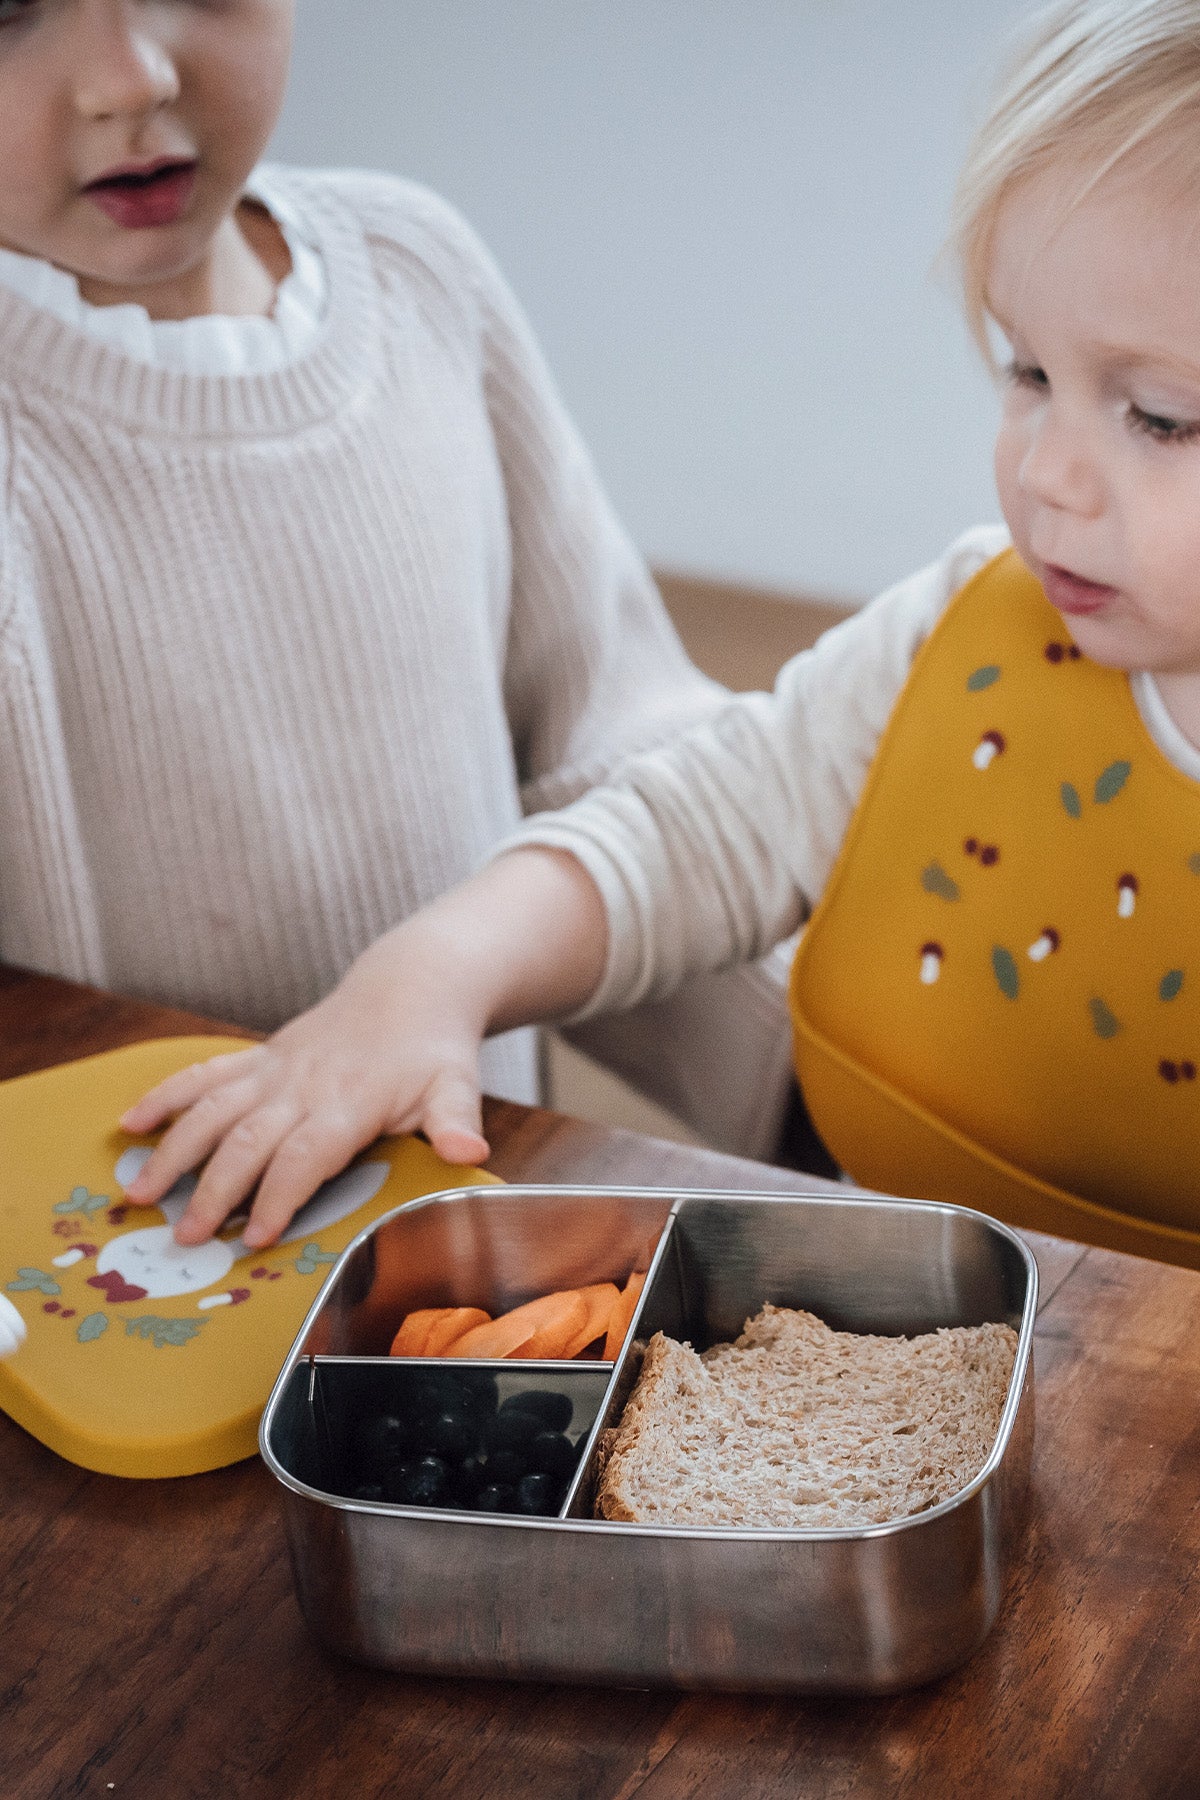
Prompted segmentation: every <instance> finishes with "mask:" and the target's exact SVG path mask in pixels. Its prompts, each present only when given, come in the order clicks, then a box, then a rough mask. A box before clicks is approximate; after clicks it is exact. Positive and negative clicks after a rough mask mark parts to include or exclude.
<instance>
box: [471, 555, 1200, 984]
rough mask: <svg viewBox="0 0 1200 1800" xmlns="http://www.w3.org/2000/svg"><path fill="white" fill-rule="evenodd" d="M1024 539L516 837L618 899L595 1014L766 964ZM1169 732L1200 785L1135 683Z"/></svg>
mask: <svg viewBox="0 0 1200 1800" xmlns="http://www.w3.org/2000/svg"><path fill="white" fill-rule="evenodd" d="M1008 542H1009V538H1008V534H1007V532H1006V531H1005V530H1004V528H1003V527H1001V526H995V525H990V526H981V527H978V528H977V529H975V530H973V531H970V532H967V533H966V534H965V535H964V536H963V537H961V538H959V539H958V540H957V541H956V542H955V543H954V544H953V545H951V547H950V549H949V550H948V551H947V552H946V553H945V555H943V556H942V557H940V558H939V559H938V561H937V562H935V563H932V564H930V565H929V566H928V567H927V568H925V569H922V570H920V571H919V572H918V573H917V574H915V575H912V576H910V577H909V578H908V579H907V580H905V581H902V582H900V583H899V584H898V585H897V586H895V587H893V588H891V589H889V590H888V591H887V592H886V593H884V594H882V595H881V596H880V597H879V598H878V599H877V600H875V601H874V602H872V604H871V605H870V606H867V607H864V608H863V609H862V611H861V612H858V613H856V614H854V615H853V616H852V617H851V618H849V619H847V620H846V621H845V622H844V623H842V624H839V625H837V626H835V627H834V629H833V630H831V631H829V632H827V633H826V634H825V636H824V637H822V638H821V640H820V641H819V643H817V644H816V645H815V646H814V648H813V649H811V650H806V651H803V652H802V653H801V654H800V655H799V656H796V657H794V658H793V659H792V661H791V662H789V663H788V664H787V665H786V667H785V668H784V669H783V671H782V673H781V674H780V677H779V680H778V682H777V684H776V687H775V690H774V692H773V693H771V694H746V695H741V696H738V697H737V698H736V699H733V700H731V701H730V702H729V703H728V705H727V706H726V707H725V708H724V709H723V710H722V711H721V712H719V713H718V714H716V716H715V717H714V718H712V719H711V720H708V721H705V722H704V723H702V724H700V725H698V726H696V727H695V728H694V729H693V730H692V731H691V732H689V733H687V734H686V735H684V736H682V737H680V738H679V739H678V740H677V741H676V742H674V743H672V744H668V745H664V746H663V747H661V748H659V749H656V750H653V751H651V752H649V753H647V754H646V755H644V756H641V757H639V758H637V759H636V760H635V761H633V762H631V763H630V764H628V765H627V766H626V767H625V768H623V769H622V770H621V771H620V776H619V779H618V780H617V781H616V782H615V783H613V784H611V785H608V786H605V787H603V788H598V789H596V790H595V791H594V792H593V793H591V794H588V795H585V796H584V797H583V798H582V799H581V800H579V801H577V802H576V803H575V804H574V805H573V806H571V807H569V808H567V809H565V810H564V811H562V812H560V813H557V814H554V815H543V816H542V817H540V818H534V819H530V820H529V821H527V823H526V824H525V825H524V826H523V827H522V828H521V829H520V830H518V831H517V832H515V833H514V834H513V835H512V836H511V837H510V838H509V840H508V841H507V843H506V844H505V845H504V846H502V848H511V847H513V846H516V845H520V844H542V845H549V846H553V847H555V848H557V849H560V850H565V851H569V852H570V853H571V854H572V855H573V856H575V857H577V858H578V860H579V861H580V862H581V863H582V864H583V865H584V867H585V868H586V869H587V870H588V871H589V873H590V874H591V876H592V878H593V880H594V881H595V882H596V885H597V886H598V888H599V890H600V893H601V895H602V897H603V901H604V905H605V910H606V913H607V917H608V927H609V934H608V956H607V961H606V966H605V970H604V974H603V977H602V979H601V982H600V985H599V987H598V988H597V989H596V992H595V993H594V994H593V995H592V997H591V999H590V1000H589V1002H588V1004H587V1005H586V1006H585V1007H584V1008H582V1009H581V1011H580V1014H579V1017H580V1018H587V1017H589V1016H591V1015H592V1014H594V1013H596V1012H607V1011H611V1010H612V1009H614V1008H619V1007H623V1006H633V1005H635V1004H637V1003H638V1002H641V1001H644V1000H646V999H648V998H649V999H654V998H660V997H662V996H664V995H668V994H671V993H673V992H674V991H675V990H676V989H677V988H678V987H679V985H680V983H682V982H683V981H685V980H686V979H688V978H689V977H694V976H695V975H697V974H698V973H701V972H703V971H712V970H717V969H725V968H728V967H730V966H733V965H736V964H738V963H742V962H745V961H746V960H747V959H750V958H755V957H761V956H763V955H764V954H765V953H766V952H767V951H769V950H770V949H771V947H772V946H773V945H776V944H778V943H779V942H780V941H781V940H782V939H785V938H787V937H788V936H789V935H790V934H791V933H793V932H794V931H795V930H796V929H797V927H798V926H799V925H801V924H802V923H803V921H804V920H805V918H807V916H808V914H809V913H810V912H811V910H812V909H813V907H814V906H815V905H816V903H817V901H818V900H819V899H820V897H821V894H822V892H823V891H824V888H825V884H826V882H827V880H828V878H829V875H830V872H831V870H832V867H833V863H834V860H835V858H836V856H837V853H838V850H839V849H840V847H841V843H842V839H843V838H844V836H845V834H846V829H847V827H848V825H849V823H850V819H851V815H852V814H853V812H854V809H855V806H856V805H857V803H858V799H859V796H860V794H861V793H862V790H863V786H864V784H865V782H866V778H867V772H868V770H869V768H870V766H871V762H872V760H873V758H874V755H875V751H876V748H877V747H878V744H879V740H880V737H881V735H882V732H883V729H884V727H885V725H886V724H887V722H888V719H889V718H890V716H891V712H892V709H893V707H894V705H895V703H896V700H897V698H898V696H899V694H900V691H901V689H902V688H903V686H904V684H905V682H906V680H907V679H908V675H909V671H910V670H911V668H912V664H913V659H914V657H915V656H916V654H917V651H918V650H919V649H920V647H921V645H922V644H923V643H924V642H925V639H926V638H927V637H928V636H929V633H930V631H931V630H932V629H933V626H934V625H935V624H936V622H937V620H938V618H939V617H940V616H941V614H942V612H943V610H944V609H945V607H946V606H947V604H948V603H949V601H950V600H951V599H952V598H953V596H954V595H955V594H956V593H957V592H958V591H959V589H960V588H961V587H962V586H963V585H964V584H965V583H966V582H967V581H968V580H969V579H970V578H971V576H972V575H974V574H975V573H976V571H977V570H978V569H980V568H981V567H982V566H983V564H984V563H985V562H987V561H989V560H990V559H991V558H992V557H993V556H996V555H998V554H999V552H1000V551H1001V550H1003V549H1004V548H1005V547H1006V546H1007V545H1008ZM1132 687H1133V692H1134V697H1135V699H1136V701H1137V704H1138V707H1139V710H1140V712H1141V714H1142V717H1143V720H1144V721H1145V723H1146V725H1147V727H1148V729H1149V731H1150V733H1151V735H1152V736H1153V737H1154V738H1155V740H1156V741H1157V743H1158V744H1159V747H1160V748H1161V749H1162V750H1163V752H1164V754H1165V755H1167V756H1168V757H1169V758H1170V759H1171V760H1172V761H1173V762H1175V763H1176V764H1177V766H1178V767H1179V768H1181V769H1182V770H1183V771H1184V772H1185V773H1186V774H1188V775H1190V776H1191V777H1192V778H1193V779H1194V780H1200V751H1197V750H1196V749H1195V748H1194V747H1193V746H1192V745H1191V744H1190V743H1189V742H1188V741H1187V739H1186V738H1185V737H1184V736H1183V734H1182V733H1181V732H1180V731H1179V729H1178V727H1177V726H1176V725H1175V724H1174V723H1173V721H1172V720H1171V718H1170V716H1169V715H1168V713H1167V711H1166V709H1165V707H1164V706H1163V704H1162V700H1161V697H1160V695H1159V692H1158V689H1157V687H1156V685H1155V683H1154V681H1153V678H1152V677H1151V676H1149V675H1147V674H1145V673H1137V674H1135V675H1134V676H1133V677H1132Z"/></svg>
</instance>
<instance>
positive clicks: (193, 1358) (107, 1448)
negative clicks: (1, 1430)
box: [0, 1037, 492, 1476]
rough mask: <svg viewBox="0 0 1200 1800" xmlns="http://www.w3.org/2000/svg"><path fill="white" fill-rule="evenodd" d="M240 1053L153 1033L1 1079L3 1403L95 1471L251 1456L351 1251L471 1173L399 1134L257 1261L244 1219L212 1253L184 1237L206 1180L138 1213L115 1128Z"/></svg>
mask: <svg viewBox="0 0 1200 1800" xmlns="http://www.w3.org/2000/svg"><path fill="white" fill-rule="evenodd" d="M240 1047H241V1046H240V1044H239V1043H238V1041H237V1040H230V1039H226V1038H215V1037H214V1038H169V1039H161V1040H156V1041H153V1042H150V1043H144V1044H135V1045H132V1046H130V1047H129V1048H127V1049H124V1050H115V1051H110V1052H107V1053H105V1054H104V1055H101V1056H93V1057H88V1058H85V1059H84V1060H83V1061H81V1062H76V1063H69V1064H66V1065H65V1066H63V1067H61V1068H56V1069H48V1070H45V1071H42V1072H40V1073H38V1074H34V1075H25V1076H21V1077H18V1078H17V1079H16V1080H15V1081H7V1082H3V1083H0V1144H3V1147H4V1148H3V1156H2V1161H0V1184H2V1187H0V1407H2V1408H3V1409H4V1410H5V1411H6V1412H8V1413H9V1414H10V1415H11V1416H12V1417H13V1418H14V1419H15V1420H16V1421H17V1422H18V1424H20V1425H23V1426H24V1427H25V1429H26V1430H27V1431H30V1432H32V1433H33V1435H34V1436H35V1437H37V1438H40V1439H41V1441H42V1442H43V1443H44V1444H47V1445H49V1447H50V1448H51V1449H52V1450H56V1451H57V1452H58V1453H59V1454H60V1455H62V1456H66V1457H68V1458H69V1459H70V1460H71V1461H73V1462H77V1463H81V1464H82V1465H83V1466H84V1467H85V1468H89V1469H96V1470H98V1471H100V1472H101V1473H104V1474H112V1475H132V1476H167V1475H187V1474H194V1473H196V1472H198V1471H200V1470H202V1469H212V1468H218V1467H220V1466H222V1465H223V1464H225V1463H229V1462H236V1461H238V1460H239V1459H240V1458H242V1457H245V1456H251V1455H253V1453H254V1450H255V1447H256V1435H257V1430H258V1419H259V1414H260V1413H261V1411H262V1408H263V1405H264V1404H265V1402H266V1399H267V1396H268V1394H269V1393H270V1390H271V1384H272V1382H273V1381H274V1378H275V1376H276V1374H277V1373H278V1370H279V1366H280V1364H281V1363H282V1361H283V1358H284V1356H285V1355H286V1353H287V1349H288V1346H289V1345H290V1344H291V1342H292V1339H293V1338H294V1337H295V1334H296V1331H297V1329H298V1328H299V1325H300V1322H301V1320H302V1319H303V1318H304V1315H305V1313H306V1312H307V1311H308V1309H309V1307H310V1306H311V1305H312V1303H313V1301H314V1300H315V1299H316V1297H317V1293H318V1292H319V1289H320V1285H321V1281H322V1280H323V1278H324V1277H325V1275H327V1274H328V1272H329V1269H330V1267H331V1265H332V1264H333V1263H334V1262H335V1261H336V1260H337V1257H338V1255H339V1253H340V1252H341V1251H342V1250H343V1249H344V1248H345V1246H346V1245H347V1244H348V1243H349V1242H350V1240H351V1238H353V1237H355V1236H356V1235H357V1233H358V1232H359V1231H361V1230H362V1228H363V1227H364V1226H365V1225H367V1224H369V1223H371V1222H372V1221H373V1220H374V1219H376V1218H378V1217H379V1216H380V1215H381V1214H382V1213H384V1212H389V1211H391V1210H392V1209H393V1208H394V1207H396V1206H399V1205H402V1204H403V1203H404V1202H405V1201H406V1200H411V1199H415V1198H416V1197H417V1196H418V1195H421V1194H427V1193H431V1192H434V1191H436V1190H437V1189H439V1188H442V1187H452V1186H459V1185H461V1183H462V1181H463V1179H464V1171H463V1170H461V1169H450V1168H449V1167H448V1166H447V1165H446V1164H444V1163H443V1162H442V1161H441V1160H440V1158H438V1157H437V1156H436V1155H435V1154H434V1152H433V1151H432V1150H430V1149H429V1147H428V1146H427V1145H426V1144H423V1143H420V1142H419V1141H417V1140H416V1139H414V1138H402V1139H390V1140H386V1141H384V1142H382V1143H380V1144H377V1145H375V1146H374V1147H373V1148H372V1149H371V1150H369V1151H367V1152H366V1154H365V1155H364V1156H363V1157H361V1158H360V1159H359V1160H358V1161H357V1162H356V1163H355V1164H353V1165H352V1166H351V1167H350V1168H349V1169H346V1170H345V1171H344V1172H343V1173H342V1174H341V1175H338V1176H336V1177H335V1178H334V1179H333V1180H331V1181H328V1182H326V1183H325V1185H324V1186H323V1187H322V1188H321V1189H320V1190H319V1191H318V1193H317V1194H316V1195H314V1197H313V1199H312V1200H311V1201H309V1203H308V1205H307V1206H305V1207H304V1208H303V1209H302V1210H301V1211H300V1212H299V1213H298V1214H297V1215H296V1217H295V1218H294V1219H293V1220H292V1221H291V1223H290V1224H289V1226H288V1228H287V1230H286V1231H285V1232H284V1233H283V1235H282V1236H281V1238H280V1240H279V1242H278V1243H276V1244H273V1245H272V1246H271V1247H270V1248H269V1249H267V1250H247V1248H246V1246H245V1245H244V1244H243V1242H242V1240H241V1237H240V1235H239V1232H240V1225H241V1223H242V1222H244V1221H242V1220H239V1219H237V1218H235V1219H232V1220H229V1221H227V1223H226V1225H225V1227H224V1228H223V1229H222V1230H221V1231H220V1232H219V1233H218V1234H217V1235H216V1236H215V1237H213V1238H211V1239H210V1240H209V1241H208V1242H207V1243H205V1244H199V1245H183V1244H178V1243H176V1241H175V1237H174V1232H173V1227H174V1225H175V1222H176V1220H177V1219H178V1218H179V1216H180V1215H181V1213H182V1212H183V1209H184V1207H185V1206H186V1205H187V1202H188V1198H189V1196H190V1194H191V1192H192V1190H193V1188H194V1187H195V1181H196V1178H195V1176H193V1175H187V1176H184V1177H183V1178H182V1179H181V1180H180V1181H179V1182H177V1183H176V1185H175V1187H174V1188H173V1189H172V1190H171V1192H170V1193H169V1194H167V1195H165V1196H164V1198H163V1200H162V1201H161V1203H160V1204H159V1205H158V1206H150V1207H134V1206H131V1205H129V1204H127V1203H126V1202H125V1200H124V1197H123V1196H124V1190H125V1189H126V1188H127V1187H128V1186H129V1184H130V1183H131V1182H132V1181H133V1179H134V1177H135V1176H136V1175H137V1173H138V1171H139V1170H140V1169H141V1167H142V1165H143V1163H144V1162H145V1161H146V1159H147V1157H148V1156H149V1154H150V1147H149V1145H148V1144H146V1143H144V1142H142V1143H138V1142H134V1141H131V1140H130V1138H129V1137H128V1136H126V1135H125V1134H124V1133H122V1132H119V1131H117V1130H116V1129H115V1126H114V1121H115V1120H116V1118H117V1117H118V1115H119V1114H120V1113H121V1112H122V1110H123V1109H124V1107H125V1106H127V1105H128V1104H129V1102H130V1100H131V1099H132V1098H133V1097H135V1096H136V1095H137V1094H139V1093H142V1092H144V1091H145V1090H146V1088H147V1087H149V1086H151V1085H153V1084H154V1083H155V1082H157V1081H160V1080H162V1078H163V1077H164V1076H166V1075H168V1074H170V1073H172V1072H173V1071H174V1070H175V1069H178V1068H183V1067H185V1066H186V1065H187V1064H188V1063H190V1062H195V1061H196V1060H198V1059H199V1058H201V1057H206V1056H215V1055H219V1054H220V1053H221V1052H222V1051H225V1050H230V1049H236V1048H240ZM466 1177H467V1178H468V1179H470V1180H471V1181H481V1180H482V1181H488V1180H490V1179H492V1178H491V1177H489V1176H487V1175H482V1174H480V1173H479V1172H477V1171H468V1172H466Z"/></svg>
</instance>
